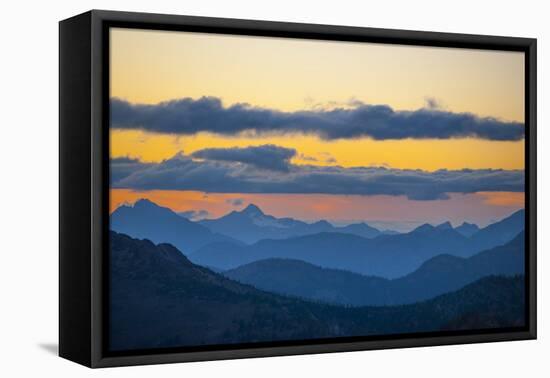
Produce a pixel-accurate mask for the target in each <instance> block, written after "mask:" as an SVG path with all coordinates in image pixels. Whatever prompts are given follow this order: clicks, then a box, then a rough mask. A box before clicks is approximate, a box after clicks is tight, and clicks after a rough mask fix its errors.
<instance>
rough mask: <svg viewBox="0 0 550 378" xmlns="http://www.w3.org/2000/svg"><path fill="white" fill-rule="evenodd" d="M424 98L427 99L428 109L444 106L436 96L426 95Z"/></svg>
mask: <svg viewBox="0 0 550 378" xmlns="http://www.w3.org/2000/svg"><path fill="white" fill-rule="evenodd" d="M424 100H425V101H426V108H428V109H432V110H436V109H442V108H443V106H442V105H441V102H440V101H439V100H438V99H436V98H434V97H426V98H425V99H424Z"/></svg>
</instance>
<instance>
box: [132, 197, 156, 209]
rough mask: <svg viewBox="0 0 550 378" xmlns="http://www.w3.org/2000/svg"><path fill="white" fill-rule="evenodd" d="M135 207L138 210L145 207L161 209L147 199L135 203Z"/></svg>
mask: <svg viewBox="0 0 550 378" xmlns="http://www.w3.org/2000/svg"><path fill="white" fill-rule="evenodd" d="M133 207H136V208H140V207H141V208H143V207H159V206H158V205H157V204H156V203H154V202H153V201H150V200H148V199H146V198H140V199H139V200H137V201H136V202H135V203H134V206H133Z"/></svg>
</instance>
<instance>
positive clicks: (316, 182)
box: [111, 154, 525, 200]
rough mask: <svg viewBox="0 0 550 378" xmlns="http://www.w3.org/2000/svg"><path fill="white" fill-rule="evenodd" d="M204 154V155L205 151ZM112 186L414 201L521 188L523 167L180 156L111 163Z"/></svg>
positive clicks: (113, 161) (522, 188) (515, 190)
mask: <svg viewBox="0 0 550 378" xmlns="http://www.w3.org/2000/svg"><path fill="white" fill-rule="evenodd" d="M203 156H204V155H203ZM111 171H112V175H111V177H112V178H113V179H112V182H111V186H112V187H113V188H130V189H136V190H151V189H164V190H198V191H205V192H216V193H306V194H358V195H377V194H386V195H392V196H399V195H403V196H406V197H408V198H409V199H413V200H436V199H447V198H448V195H447V193H474V192H480V191H508V192H522V191H524V180H525V178H524V172H523V171H522V170H501V169H479V170H471V169H464V170H438V171H435V172H427V171H422V170H403V169H389V168H382V167H356V168H344V167H338V166H336V167H335V166H329V167H325V166H315V165H292V164H288V166H287V168H286V169H284V170H281V169H274V170H273V169H266V168H265V167H262V168H258V166H257V165H255V164H252V163H243V162H240V161H239V162H235V161H225V160H224V161H221V160H206V159H205V160H200V161H198V160H196V159H193V158H192V157H190V156H186V155H183V154H178V155H176V156H174V157H173V158H171V159H168V160H165V161H163V162H160V163H158V164H150V163H148V164H142V165H139V164H133V165H132V169H130V168H129V166H128V164H127V163H124V162H120V161H117V160H112V161H111Z"/></svg>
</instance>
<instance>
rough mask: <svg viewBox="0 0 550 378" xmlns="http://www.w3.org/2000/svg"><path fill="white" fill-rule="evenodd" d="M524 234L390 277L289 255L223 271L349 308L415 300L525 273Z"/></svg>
mask: <svg viewBox="0 0 550 378" xmlns="http://www.w3.org/2000/svg"><path fill="white" fill-rule="evenodd" d="M524 245H525V237H524V233H523V232H521V233H520V234H519V235H518V236H516V238H514V239H513V240H512V241H510V242H508V243H507V244H505V245H503V246H499V247H495V248H492V249H489V250H486V251H483V252H480V253H478V254H476V255H474V256H472V257H469V258H462V257H457V256H451V255H438V256H436V257H433V258H431V259H429V260H428V261H426V262H424V263H423V264H422V265H421V266H420V268H418V269H417V270H416V271H414V272H412V273H410V274H408V275H406V276H404V277H401V278H397V279H394V280H388V279H384V278H380V277H374V276H363V275H360V274H356V273H352V272H349V271H344V270H336V269H327V268H321V267H318V266H315V265H312V264H309V263H306V262H304V261H300V260H293V259H276V258H271V259H266V260H260V261H256V262H253V263H250V264H247V265H243V266H240V267H238V268H235V269H232V270H229V271H226V272H223V274H224V275H225V276H226V277H228V278H231V279H232V280H235V281H238V282H241V283H245V284H250V285H252V286H254V287H256V288H258V289H261V290H266V291H269V292H275V293H280V294H284V295H292V296H295V297H300V298H305V299H309V300H315V301H323V302H327V303H335V304H341V305H348V306H349V305H351V306H365V305H377V306H378V305H398V304H406V303H414V302H418V301H422V300H426V299H429V298H433V297H435V296H437V295H441V294H443V293H446V292H451V291H455V290H458V289H460V288H461V287H463V286H465V285H467V284H469V283H471V282H474V281H476V280H478V279H480V278H482V277H485V276H490V275H507V276H513V275H518V274H523V273H524V269H525V268H524V254H525V253H524Z"/></svg>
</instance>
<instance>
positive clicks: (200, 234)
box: [110, 199, 238, 254]
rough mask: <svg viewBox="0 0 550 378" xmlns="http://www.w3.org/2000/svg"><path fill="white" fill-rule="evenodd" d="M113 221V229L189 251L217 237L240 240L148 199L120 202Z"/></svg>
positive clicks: (113, 214) (112, 217)
mask: <svg viewBox="0 0 550 378" xmlns="http://www.w3.org/2000/svg"><path fill="white" fill-rule="evenodd" d="M110 222H111V223H110V228H111V230H113V231H117V232H121V233H124V234H127V235H130V236H132V237H136V238H140V239H149V240H151V241H153V242H155V243H171V244H173V245H174V246H176V247H177V248H178V249H180V250H181V251H183V252H184V253H185V254H189V253H191V252H193V251H195V250H196V249H197V248H200V247H202V246H204V245H206V244H209V243H212V242H217V241H227V242H229V241H232V242H234V243H237V244H238V242H237V241H236V240H235V239H232V238H230V237H227V236H224V235H220V234H216V233H213V232H212V231H210V230H209V229H208V228H207V227H204V226H202V225H200V224H198V223H194V222H191V221H190V220H188V219H185V218H183V217H181V216H179V215H178V214H176V213H175V212H173V211H172V210H170V209H168V208H166V207H161V206H158V205H157V204H155V203H153V202H151V201H149V200H146V199H141V200H139V201H137V202H136V203H135V204H134V205H133V206H120V207H119V208H118V209H116V210H115V211H114V212H113V213H112V214H111V217H110Z"/></svg>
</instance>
